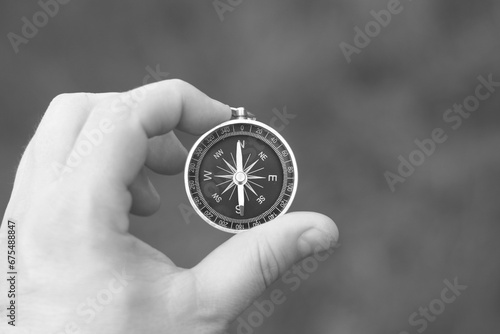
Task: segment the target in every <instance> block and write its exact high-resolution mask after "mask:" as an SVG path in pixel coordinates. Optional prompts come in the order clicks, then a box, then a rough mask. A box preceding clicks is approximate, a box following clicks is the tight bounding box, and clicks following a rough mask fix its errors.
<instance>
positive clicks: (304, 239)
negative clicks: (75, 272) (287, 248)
mask: <svg viewBox="0 0 500 334" xmlns="http://www.w3.org/2000/svg"><path fill="white" fill-rule="evenodd" d="M336 244H337V240H336V239H335V238H334V237H333V236H332V235H331V234H330V233H327V232H325V231H321V230H318V229H316V228H312V229H310V230H307V231H306V232H304V233H302V235H301V236H300V237H299V240H298V245H297V247H298V249H299V252H300V254H302V256H304V257H307V256H309V255H312V254H314V253H315V252H321V251H326V250H329V249H330V248H333V247H335V245H336Z"/></svg>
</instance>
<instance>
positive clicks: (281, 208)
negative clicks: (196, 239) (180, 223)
mask: <svg viewBox="0 0 500 334" xmlns="http://www.w3.org/2000/svg"><path fill="white" fill-rule="evenodd" d="M231 110H232V113H233V118H232V119H231V120H230V121H227V122H225V123H222V124H220V125H218V126H216V127H215V128H213V129H211V130H209V131H208V132H207V133H205V134H204V135H203V136H202V137H200V138H199V139H198V141H197V142H196V143H195V144H194V146H193V148H192V149H191V151H190V152H189V155H188V159H187V162H186V168H185V184H186V192H187V195H188V197H189V201H190V202H191V205H192V206H193V207H194V209H195V211H196V212H197V213H198V214H199V215H200V216H201V217H202V218H203V220H205V221H206V222H207V223H209V224H210V225H212V226H214V227H216V228H218V229H221V230H223V231H225V232H230V233H237V232H241V231H243V230H248V229H250V228H252V227H254V226H258V225H260V224H264V223H265V222H268V221H270V220H272V219H274V218H276V217H278V216H280V215H282V214H284V213H285V212H286V211H287V210H288V208H289V207H290V204H291V203H292V201H293V198H294V195H295V191H296V189H297V177H298V174H297V166H296V162H295V157H294V155H293V152H292V150H291V149H290V147H289V146H288V144H287V143H286V141H285V140H284V139H283V137H281V136H280V134H279V133H278V132H277V131H276V130H274V129H272V128H271V127H269V126H267V125H265V124H263V123H261V122H258V121H256V120H255V118H254V117H253V115H252V114H250V113H249V112H247V111H245V109H244V108H231Z"/></svg>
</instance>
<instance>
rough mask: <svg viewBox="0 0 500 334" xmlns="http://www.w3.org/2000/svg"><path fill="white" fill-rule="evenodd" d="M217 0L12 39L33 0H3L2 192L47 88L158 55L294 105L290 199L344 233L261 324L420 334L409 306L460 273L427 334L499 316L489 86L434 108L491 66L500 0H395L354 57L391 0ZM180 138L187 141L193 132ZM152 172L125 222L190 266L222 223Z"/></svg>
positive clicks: (168, 63)
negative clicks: (439, 137) (419, 159)
mask: <svg viewBox="0 0 500 334" xmlns="http://www.w3.org/2000/svg"><path fill="white" fill-rule="evenodd" d="M221 2H222V3H225V4H226V5H227V6H229V7H230V8H231V10H228V11H225V12H224V13H223V14H222V19H221V16H219V14H218V13H217V11H216V9H215V8H214V4H213V2H212V1H152V0H151V1H124V0H121V1H117V0H115V1H97V0H88V1H70V2H69V3H68V4H66V5H61V6H60V8H59V12H58V13H57V15H55V16H54V17H53V18H50V20H49V22H48V24H46V25H45V26H44V27H42V28H40V29H39V31H38V33H37V35H36V36H35V37H34V38H32V39H30V40H29V42H28V43H27V44H22V45H20V46H19V52H18V53H15V52H14V50H13V48H12V45H11V43H10V42H9V40H8V38H7V34H8V33H9V32H14V33H16V34H21V27H22V25H23V22H22V21H21V19H22V18H23V17H27V18H28V19H29V20H30V21H31V20H32V16H33V14H35V13H36V12H38V11H40V10H41V8H40V6H39V5H38V4H37V3H36V2H35V1H23V2H19V1H2V3H1V4H0V31H1V34H2V38H1V40H0V48H1V51H0V73H1V76H0V86H1V90H0V114H1V125H0V126H1V127H0V138H1V141H0V148H1V158H0V160H1V168H0V171H1V173H0V185H1V188H0V203H2V204H1V205H3V206H4V207H5V206H6V205H7V202H8V199H9V194H10V191H11V187H12V182H13V177H14V172H15V169H16V165H17V163H18V161H19V159H20V155H21V153H22V151H23V147H24V146H25V145H26V144H27V142H28V140H29V138H30V136H31V135H32V134H33V132H34V129H35V128H36V126H37V124H38V122H39V120H40V118H41V117H42V115H43V113H44V111H45V109H46V107H47V106H48V104H49V103H50V101H51V99H52V98H53V97H54V96H56V95H57V94H60V93H63V92H79V91H89V92H105V91H123V90H128V89H131V88H134V87H137V86H139V85H141V83H142V81H143V79H144V77H145V76H146V75H147V74H148V72H147V68H148V66H149V67H150V68H155V67H156V66H159V67H160V69H161V70H162V71H163V72H168V73H169V78H181V79H183V80H185V81H188V82H190V83H192V84H193V85H195V86H197V87H198V88H200V89H201V90H202V91H204V92H206V93H207V94H208V95H210V96H212V97H214V98H216V99H219V100H221V101H224V102H225V103H228V104H230V105H234V106H245V107H247V108H248V109H249V110H251V111H252V112H254V113H255V114H257V116H258V117H259V119H260V120H261V121H263V122H266V123H269V122H270V120H271V119H272V118H273V117H275V114H274V113H273V110H281V111H282V110H283V109H284V108H285V107H286V110H287V112H288V113H289V114H293V115H295V118H294V119H291V120H290V122H289V124H287V125H286V127H284V129H283V130H282V132H281V133H282V135H284V136H285V138H287V140H288V141H289V143H290V144H291V146H292V147H293V148H294V151H295V154H296V156H297V160H298V164H299V170H300V182H299V189H298V193H297V196H296V199H295V202H294V204H293V206H292V210H313V211H319V212H322V213H325V214H327V215H329V216H331V217H332V218H333V219H334V220H335V221H336V222H337V224H338V226H339V228H340V232H341V242H342V246H341V247H340V248H339V249H337V250H336V252H335V254H334V255H333V256H331V257H330V258H329V259H328V260H327V261H325V262H322V263H320V265H319V267H318V268H317V270H315V271H314V272H312V273H311V274H310V276H309V277H308V279H306V280H302V281H301V285H300V287H299V288H298V289H297V290H295V291H291V289H290V288H289V285H288V286H287V285H286V284H284V283H283V282H280V283H277V286H276V287H274V288H280V289H281V290H283V291H285V292H286V299H287V300H286V302H285V303H283V304H281V305H278V306H276V310H275V312H274V313H273V314H272V315H271V316H269V317H266V319H265V321H264V323H263V324H262V325H260V326H258V327H256V328H253V330H254V332H255V333H263V334H264V333H290V334H292V333H308V334H316V333H317V334H334V333H339V334H350V333H356V334H364V333H370V334H373V333H380V334H387V333H396V334H399V333H400V332H401V331H407V332H408V333H412V334H413V333H417V329H420V328H421V327H420V326H412V325H410V324H409V316H410V315H411V314H412V313H413V312H418V310H419V308H420V307H428V306H429V303H431V302H432V301H433V300H435V299H439V298H440V294H441V291H442V290H443V288H444V287H445V284H444V283H443V281H444V280H446V279H448V280H449V281H450V282H453V280H454V279H455V278H458V282H459V284H462V285H467V289H466V290H465V291H464V292H463V293H462V294H461V295H460V296H459V297H458V298H457V299H456V301H455V302H453V303H451V304H447V305H446V309H445V310H444V312H442V313H441V314H439V315H438V316H437V318H436V319H435V320H433V321H432V322H431V321H429V323H428V327H427V328H426V329H425V332H426V333H429V334H431V333H439V334H442V333H472V332H484V333H494V332H499V331H500V284H499V282H500V266H499V259H500V257H499V255H500V243H499V242H498V239H499V237H500V224H499V220H500V209H499V203H498V200H499V198H500V176H499V167H500V155H499V147H500V133H499V128H500V123H499V122H500V110H499V103H500V92H496V93H495V94H493V95H492V96H491V98H489V99H488V100H486V101H484V102H482V103H481V105H480V108H479V109H478V110H477V111H476V112H474V113H473V114H472V115H471V116H470V117H469V118H468V119H465V120H464V121H463V124H462V126H461V127H460V128H459V129H457V130H452V129H451V128H450V127H449V125H447V124H446V123H445V122H443V114H444V112H445V111H446V110H447V109H448V108H450V107H452V106H453V104H454V103H462V102H463V100H464V99H465V97H467V96H468V95H470V94H473V93H474V90H475V88H476V86H477V85H478V80H477V77H478V76H479V75H483V76H484V77H487V76H488V75H489V74H490V73H491V74H493V78H496V81H500V69H499V65H500V38H499V32H500V3H499V2H498V1H494V0H483V1H470V0H437V1H430V0H418V1H409V0H401V5H402V7H403V11H402V12H401V13H400V14H398V15H395V16H393V17H392V20H391V22H390V24H389V25H388V26H387V27H384V28H383V29H382V30H381V31H380V33H379V34H378V35H377V36H376V37H374V38H373V39H372V41H371V43H370V44H369V45H368V46H367V47H366V48H364V49H363V50H362V51H361V53H359V54H354V55H353V56H352V61H351V63H348V62H347V61H346V59H345V57H344V55H343V53H342V51H341V49H340V47H339V45H340V43H341V42H346V43H349V44H353V39H354V34H355V32H354V27H355V26H358V27H360V28H364V27H365V25H366V24H367V23H368V22H369V21H372V20H373V17H372V16H371V15H370V11H371V10H375V11H379V10H381V9H385V8H387V4H388V1H387V0H376V1H374V0H371V1H368V0H339V1H321V0H309V1H297V0H293V1H290V0H289V1H285V0H278V1H275V0H273V1H270V0H266V1H264V0H260V1H243V0H242V1H235V0H233V1H232V2H228V1H227V0H221ZM276 124H278V125H279V124H280V123H276ZM436 127H441V128H443V129H444V130H445V131H446V134H447V135H448V140H447V141H446V142H445V143H444V144H441V145H439V146H438V147H437V148H436V151H435V153H434V154H433V155H432V156H430V157H429V158H427V159H426V161H425V163H423V164H422V165H421V166H419V167H417V168H416V171H415V172H414V174H413V175H412V176H411V177H409V178H408V179H407V180H406V182H404V183H398V184H397V185H396V190H395V191H394V192H392V191H391V190H390V188H389V186H388V184H387V182H386V179H385V177H384V172H385V171H391V172H396V169H397V167H398V164H399V161H398V156H399V155H403V156H404V157H408V155H409V154H410V153H411V152H412V151H413V150H414V149H415V148H416V146H415V144H414V140H415V139H417V138H418V139H424V138H428V137H429V136H430V133H431V131H432V130H433V129H434V128H436ZM179 136H180V137H181V140H182V141H183V142H184V143H185V145H186V146H187V147H190V145H191V144H192V143H193V142H194V140H195V138H194V137H192V136H189V135H184V134H179ZM153 179H154V183H155V185H156V187H157V189H158V190H159V192H160V194H161V196H162V200H163V204H162V207H161V210H160V211H159V212H158V213H157V214H155V215H154V216H152V217H149V218H136V217H134V218H133V219H132V228H131V232H132V233H133V234H135V235H136V236H138V237H139V238H141V239H143V240H145V241H146V242H148V243H150V244H151V245H153V246H154V247H156V248H158V249H159V250H161V251H163V252H165V253H166V254H168V255H169V256H170V257H171V258H172V259H173V261H174V262H175V263H177V264H178V265H180V266H183V267H190V266H193V265H195V264H196V263H197V262H198V261H200V260H201V259H202V258H203V257H204V256H206V255H207V254H208V253H209V252H210V251H211V250H213V249H214V248H216V247H217V246H218V245H219V244H220V243H222V242H224V241H225V240H226V239H228V238H229V235H227V234H225V233H223V232H220V231H217V230H215V229H213V228H211V227H209V226H208V225H207V224H205V223H203V222H202V221H201V219H199V218H197V217H195V216H194V215H193V216H190V218H189V219H187V220H186V219H185V218H184V217H183V214H182V210H181V209H180V208H182V207H183V205H184V206H185V205H188V200H187V197H186V196H185V194H184V187H183V182H182V177H181V176H180V175H179V176H174V177H164V176H153ZM271 289H272V288H271ZM262 298H263V299H266V298H269V295H266V294H264V295H263V297H262ZM254 311H255V308H254V307H251V308H250V309H249V310H248V311H247V313H246V314H244V315H243V319H248V316H250V315H251V313H252V312H254ZM416 319H422V317H420V316H419V317H418V318H416ZM230 331H231V333H236V332H237V328H236V325H234V326H233V327H232V328H231V329H230Z"/></svg>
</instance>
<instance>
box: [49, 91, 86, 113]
mask: <svg viewBox="0 0 500 334" xmlns="http://www.w3.org/2000/svg"><path fill="white" fill-rule="evenodd" d="M88 99H89V93H63V94H59V95H57V96H56V97H54V98H53V99H52V101H51V102H50V106H49V110H50V109H51V107H55V106H60V105H67V104H73V103H81V102H87V101H88Z"/></svg>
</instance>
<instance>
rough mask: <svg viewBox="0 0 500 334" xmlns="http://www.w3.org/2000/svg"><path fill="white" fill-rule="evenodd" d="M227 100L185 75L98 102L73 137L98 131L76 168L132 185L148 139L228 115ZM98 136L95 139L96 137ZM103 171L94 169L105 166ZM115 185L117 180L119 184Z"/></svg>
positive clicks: (198, 129)
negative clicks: (198, 86)
mask: <svg viewBox="0 0 500 334" xmlns="http://www.w3.org/2000/svg"><path fill="white" fill-rule="evenodd" d="M230 117H231V110H230V108H229V106H227V105H225V104H223V103H221V102H219V101H216V100H214V99H211V98H210V97H208V96H207V95H205V94H204V93H202V92H201V91H199V90H198V89H196V88H195V87H194V86H192V85H190V84H188V83H186V82H184V81H181V80H166V81H161V82H156V83H153V84H149V85H146V86H143V87H139V88H136V89H134V90H132V91H129V92H126V93H121V94H118V95H117V96H115V97H113V98H110V99H109V100H106V101H103V102H101V103H99V104H97V105H96V106H95V107H94V109H93V111H92V112H91V114H90V116H89V117H88V119H87V122H86V124H85V125H84V126H83V129H82V131H81V132H80V135H79V138H78V139H77V140H76V141H75V144H74V148H77V146H78V145H79V142H81V141H83V140H86V139H87V138H92V134H95V137H96V138H97V137H100V138H101V140H100V141H99V143H98V145H95V147H94V148H93V150H92V152H91V154H88V155H87V156H86V157H85V158H84V159H83V160H82V161H81V163H80V166H79V167H78V173H81V174H83V175H86V174H87V173H88V172H89V171H90V173H92V180H89V181H90V182H92V183H93V184H94V185H96V184H99V185H105V186H109V185H110V184H109V182H118V183H120V184H122V185H124V186H129V185H130V184H131V183H132V181H133V180H134V178H135V177H136V175H137V174H138V173H139V171H140V169H141V168H142V166H143V165H144V162H145V159H146V155H147V140H148V138H152V137H155V136H159V135H163V134H166V133H168V132H169V131H172V130H173V129H174V128H178V129H180V130H182V131H186V132H189V133H192V134H201V133H202V132H204V131H206V130H208V129H210V128H212V127H214V126H215V125H217V124H219V123H221V122H223V121H226V120H229V119H230ZM96 142H97V141H96ZM103 170H105V171H106V172H105V173H96V171H103ZM115 185H116V184H115Z"/></svg>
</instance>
